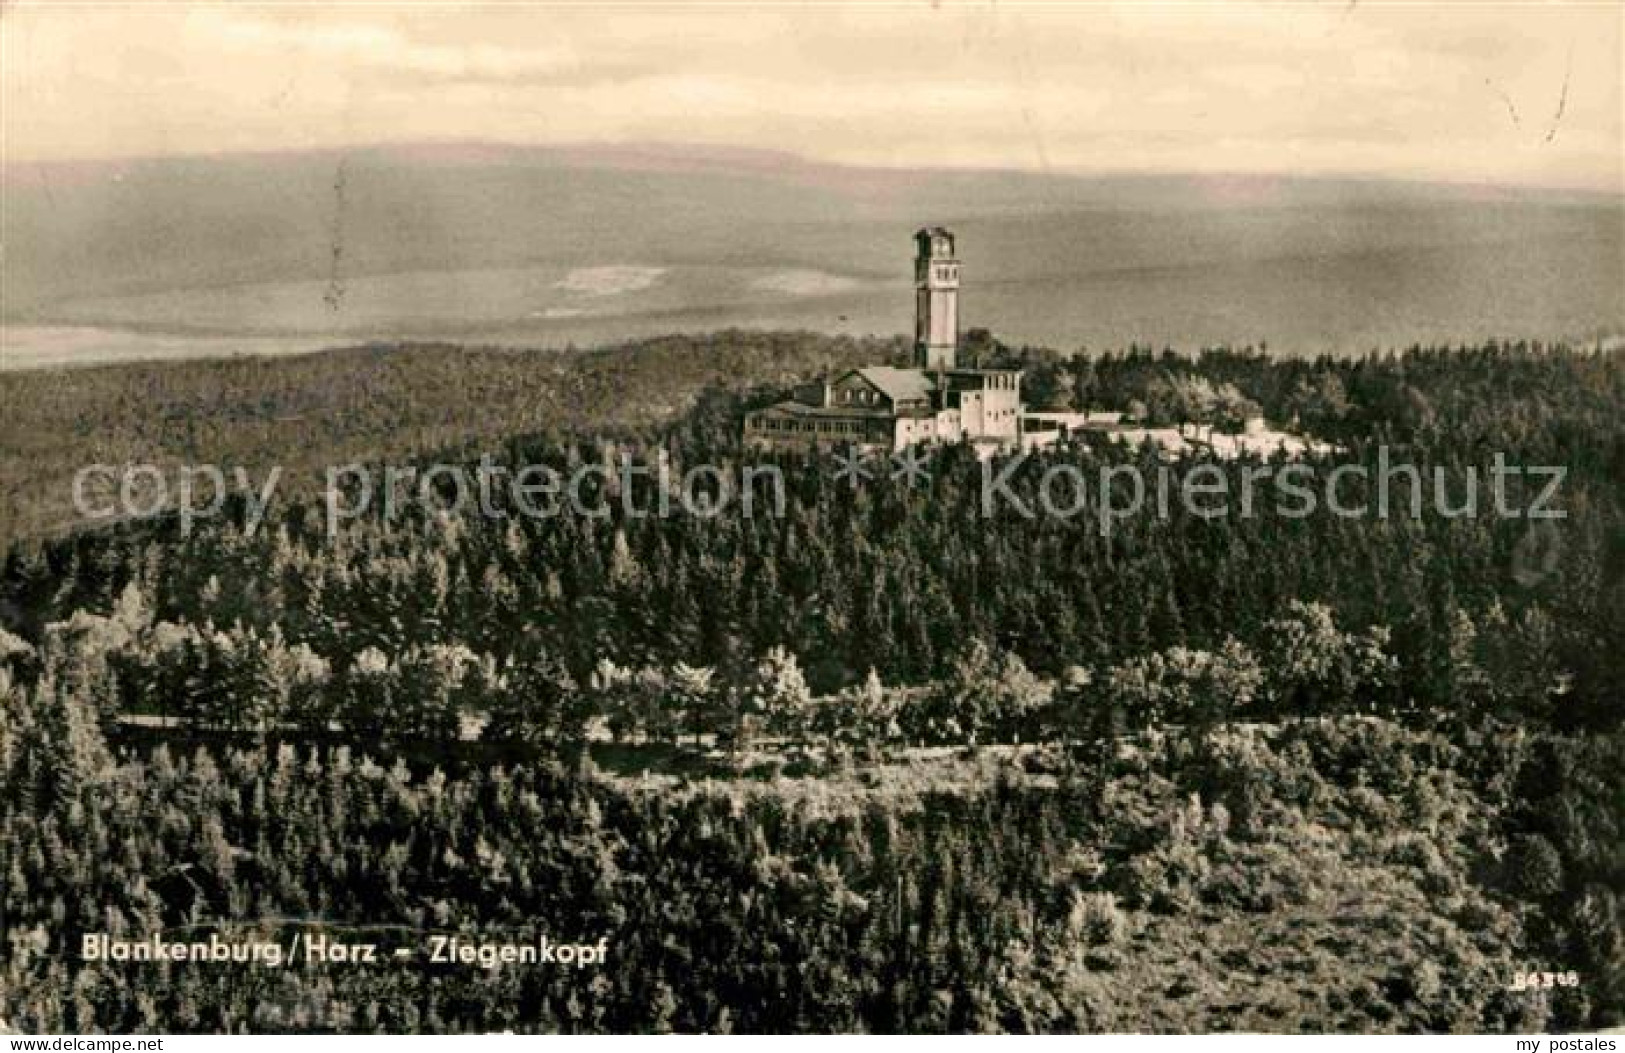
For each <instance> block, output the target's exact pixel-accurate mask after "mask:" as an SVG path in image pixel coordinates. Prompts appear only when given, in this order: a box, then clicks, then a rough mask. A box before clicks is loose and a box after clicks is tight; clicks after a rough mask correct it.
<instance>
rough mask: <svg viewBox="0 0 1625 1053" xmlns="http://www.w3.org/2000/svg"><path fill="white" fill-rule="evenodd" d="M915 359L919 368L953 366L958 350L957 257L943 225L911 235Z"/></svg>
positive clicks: (951, 238) (949, 367)
mask: <svg viewBox="0 0 1625 1053" xmlns="http://www.w3.org/2000/svg"><path fill="white" fill-rule="evenodd" d="M914 244H915V248H916V251H915V255H914V289H915V306H914V361H915V364H916V365H917V366H918V367H919V368H921V369H953V368H954V366H955V365H956V364H957V363H956V358H955V356H956V352H957V351H958V350H959V259H958V257H956V256H955V255H954V236H953V234H951V233H950V232H949V231H947V230H946V229H944V228H942V227H926V228H924V229H922V230H920V231H918V232H917V233H916V234H915V235H914Z"/></svg>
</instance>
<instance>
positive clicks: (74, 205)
mask: <svg viewBox="0 0 1625 1053" xmlns="http://www.w3.org/2000/svg"><path fill="white" fill-rule="evenodd" d="M4 195H5V213H6V230H5V238H6V244H5V263H6V266H5V290H4V291H5V298H4V315H3V320H4V321H5V322H6V323H7V325H8V327H9V331H10V332H11V334H12V339H11V341H10V343H11V345H12V353H13V354H21V355H22V356H23V357H24V358H26V356H27V354H28V340H29V336H28V334H29V332H30V331H33V330H35V329H37V328H39V327H64V326H70V327H94V328H96V329H100V330H105V331H110V332H114V333H117V332H120V331H140V332H143V333H145V334H147V335H149V336H150V334H152V333H154V332H157V333H176V334H195V335H204V334H207V335H209V336H210V337H211V338H215V339H216V340H217V339H218V338H220V337H225V338H234V337H240V338H243V339H244V341H245V346H255V345H252V343H251V341H252V340H264V339H266V338H277V339H286V340H288V341H290V342H291V343H290V346H292V345H297V344H299V343H301V342H305V343H309V344H310V345H311V346H318V345H320V344H321V343H324V342H330V341H353V340H355V339H359V338H388V339H393V338H424V339H454V340H460V341H465V342H488V343H497V344H527V345H534V344H562V343H565V342H576V343H602V342H608V341H611V340H616V339H620V338H623V337H634V336H640V335H648V334H652V333H656V332H666V331H674V330H683V331H699V330H709V329H715V328H719V327H724V326H730V325H740V326H754V327H764V328H810V329H818V330H825V331H839V332H857V333H870V332H873V333H881V334H892V333H899V332H904V331H906V330H907V329H908V327H909V320H910V316H911V315H910V312H911V304H910V296H909V288H910V274H909V266H908V263H909V252H910V246H909V240H908V234H909V232H911V231H912V230H913V229H914V228H916V227H918V226H920V225H922V224H926V223H944V224H948V225H950V226H952V227H954V229H955V230H956V232H957V233H958V234H959V238H960V246H961V255H962V257H963V259H964V266H965V293H964V322H965V324H966V325H967V326H986V327H989V328H991V329H993V330H994V331H995V332H997V333H998V334H999V335H1000V336H1002V337H1004V338H1005V339H1007V340H1012V341H1026V342H1034V343H1045V344H1049V345H1052V346H1056V347H1060V348H1063V349H1071V348H1075V347H1077V346H1079V345H1085V344H1087V345H1089V346H1092V347H1097V348H1098V347H1106V346H1111V347H1120V346H1124V345H1127V344H1128V343H1130V342H1140V343H1150V344H1155V345H1162V344H1173V345H1176V346H1181V347H1193V346H1198V345H1202V344H1217V343H1257V342H1259V341H1268V343H1269V344H1270V345H1271V346H1272V347H1275V348H1278V349H1280V350H1282V351H1284V352H1286V353H1308V352H1318V351H1338V352H1355V351H1363V350H1366V349H1367V348H1370V347H1374V346H1394V345H1400V344H1406V343H1410V342H1413V341H1421V342H1430V341H1459V340H1468V339H1482V338H1486V337H1492V336H1533V337H1543V338H1554V337H1569V338H1576V339H1585V338H1591V337H1596V336H1600V335H1606V334H1617V333H1618V332H1620V331H1621V330H1625V303H1622V293H1621V290H1622V289H1625V205H1622V199H1621V198H1620V197H1613V196H1603V195H1587V194H1581V193H1575V192H1567V191H1565V192H1544V191H1534V190H1513V189H1504V188H1486V187H1466V186H1444V185H1429V184H1412V183H1393V182H1362V181H1345V180H1335V181H1334V180H1313V179H1281V178H1272V177H1247V176H1235V177H1220V176H1111V177H1086V176H1075V175H1066V174H1033V173H1017V172H1003V171H950V170H903V169H876V168H851V167H843V166H838V165H829V164H822V163H816V162H812V161H808V160H805V159H802V158H798V157H795V156H792V155H788V154H775V153H766V152H756V151H743V150H718V149H709V148H682V147H665V146H659V147H656V146H649V147H639V146H614V147H607V146H592V147H570V148H530V147H512V146H496V145H486V144H462V145H443V146H422V147H419V146H411V147H393V146H391V147H376V148H367V149H357V150H349V151H344V152H311V153H298V154H265V155H235V156H219V157H186V158H171V159H154V160H139V161H117V162H113V161H108V162H93V163H91V162H86V163H59V164H39V165H33V164H17V165H12V166H10V167H8V168H6V169H5V171H4ZM19 348H20V350H19Z"/></svg>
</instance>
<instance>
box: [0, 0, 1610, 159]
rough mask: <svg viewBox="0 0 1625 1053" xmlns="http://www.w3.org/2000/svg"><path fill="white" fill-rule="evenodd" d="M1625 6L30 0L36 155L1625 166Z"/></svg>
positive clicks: (28, 106)
mask: <svg viewBox="0 0 1625 1053" xmlns="http://www.w3.org/2000/svg"><path fill="white" fill-rule="evenodd" d="M1622 20H1625V6H1621V3H1618V2H1610V3H1602V4H1593V5H1588V6H1579V5H1553V4H1508V3H1502V4H1499V5H1490V4H1484V3H1450V2H1435V3H1405V4H1398V3H1388V4H1384V3H1381V2H1379V0H1354V2H1352V3H1351V2H1348V0H1333V2H1330V3H1326V4H1320V3H1314V4H1303V3H1290V4H1289V3H1275V4H1268V5H1253V4H1242V3H1223V4H1193V3H1181V4H1144V3H1141V4H1136V5H1121V6H1119V5H1108V4H1100V3H1068V4H1053V5H1047V6H1039V5H1036V4H1034V5H1022V4H1012V3H1010V2H1009V0H1004V2H1000V3H996V4H985V3H984V4H955V3H952V2H943V3H941V4H940V5H932V4H929V3H921V4H899V5H891V6H884V7H876V6H865V7H860V6H856V5H854V6H831V5H797V6H777V5H775V6H768V5H764V4H757V5H751V6H733V7H729V6H724V5H720V4H706V5H685V6H682V7H676V6H671V5H667V6H656V5H653V4H639V5H624V4H622V5H613V6H612V5H608V4H600V5H591V6H588V5H581V6H545V5H539V4H525V5H518V4H510V5H505V6H499V5H485V6H450V5H447V6H424V5H417V6H390V5H377V4H373V5H360V4H351V5H347V6H337V5H329V6H326V7H322V8H314V7H309V6H294V5H291V4H280V5H274V4H249V3H238V4H233V5H230V6H225V5H202V4H197V5H185V4H167V3H166V4H159V5H149V6H138V5H133V4H124V5H118V6H114V5H110V4H109V5H91V6H69V5H66V4H40V5H38V6H30V5H28V4H26V3H23V4H20V3H16V2H13V3H10V4H7V5H6V7H5V9H4V12H3V15H0V33H3V35H4V70H3V76H0V84H3V88H4V136H3V138H4V147H5V152H6V155H7V158H8V160H10V161H27V160H44V159H62V158H87V157H109V156H130V155H153V154H170V153H203V152H213V151H242V150H282V149H292V148H308V147H329V146H342V145H347V144H358V143H378V142H414V141H436V140H456V139H477V140H495V141H503V142H515V143H564V142H569V143H578V142H651V141H658V142H681V143H705V144H719V145H730V146H744V147H764V148H771V149H782V150H792V151H795V152H798V153H802V154H806V155H809V156H812V157H817V158H822V159H827V160H833V161H846V162H858V163H879V164H887V165H974V166H1000V167H1018V168H1028V169H1044V168H1051V169H1057V170H1071V171H1125V170H1129V171H1141V170H1156V171H1170V170H1174V171H1250V172H1280V173H1317V174H1319V173H1326V174H1334V173H1335V174H1358V175H1379V176H1395V177H1406V178H1423V179H1446V180H1452V181H1466V182H1481V181H1482V182H1495V183H1526V184H1542V185H1560V186H1582V187H1592V188H1600V189H1610V190H1615V191H1625V176H1622V150H1625V145H1622V144H1625V139H1622V134H1621V123H1622V109H1625V103H1622V85H1621V81H1622V77H1625V72H1622V70H1625V66H1622V61H1621V58H1622V55H1621V35H1622V33H1621V25H1622Z"/></svg>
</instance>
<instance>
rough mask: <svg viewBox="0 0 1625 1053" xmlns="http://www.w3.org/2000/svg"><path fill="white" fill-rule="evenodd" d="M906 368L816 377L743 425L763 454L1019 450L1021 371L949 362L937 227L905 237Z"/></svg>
mask: <svg viewBox="0 0 1625 1053" xmlns="http://www.w3.org/2000/svg"><path fill="white" fill-rule="evenodd" d="M914 244H915V256H914V287H915V307H914V366H913V368H909V369H902V368H898V367H895V366H866V367H863V368H860V369H853V370H849V371H848V372H846V373H842V374H840V375H838V376H835V377H831V378H826V379H825V380H824V381H822V382H821V383H818V384H815V385H811V386H810V387H809V388H807V389H804V390H802V391H798V392H797V393H796V397H794V398H791V399H787V400H785V401H783V402H780V403H777V404H775V405H773V406H768V407H766V408H765V409H760V410H756V411H754V412H752V413H750V414H748V415H747V416H746V417H745V441H746V443H747V444H749V445H752V446H756V447H758V448H765V449H806V448H809V447H816V446H820V445H843V444H844V445H853V446H862V447H872V448H885V449H891V450H900V449H903V448H905V447H908V446H913V445H916V444H921V443H957V442H969V443H972V444H975V445H977V446H982V447H988V448H991V449H1010V448H1015V447H1017V446H1019V445H1020V444H1021V441H1022V436H1021V418H1022V406H1021V370H1019V369H983V368H979V367H975V366H969V365H966V366H961V365H960V364H959V258H958V256H957V255H956V254H955V248H954V236H953V234H952V233H951V232H949V231H947V230H945V229H944V228H942V227H928V228H926V229H924V230H921V231H919V232H918V233H916V234H915V235H914Z"/></svg>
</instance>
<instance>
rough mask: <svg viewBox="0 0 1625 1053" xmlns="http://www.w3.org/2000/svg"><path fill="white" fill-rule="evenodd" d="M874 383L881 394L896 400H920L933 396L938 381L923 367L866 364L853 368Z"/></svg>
mask: <svg viewBox="0 0 1625 1053" xmlns="http://www.w3.org/2000/svg"><path fill="white" fill-rule="evenodd" d="M853 372H855V373H857V374H858V375H859V376H860V377H862V378H863V379H864V380H867V381H868V382H869V383H870V384H873V385H874V386H875V387H876V388H877V389H878V390H879V391H880V393H881V394H883V395H885V396H886V397H887V398H889V399H891V400H892V401H893V402H894V403H895V402H918V401H921V400H922V399H927V398H930V397H931V392H932V391H934V390H936V386H937V385H936V381H935V380H933V379H932V378H931V375H930V374H929V373H926V372H925V371H924V370H922V369H898V368H897V367H895V366H865V367H864V368H862V369H857V370H853Z"/></svg>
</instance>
